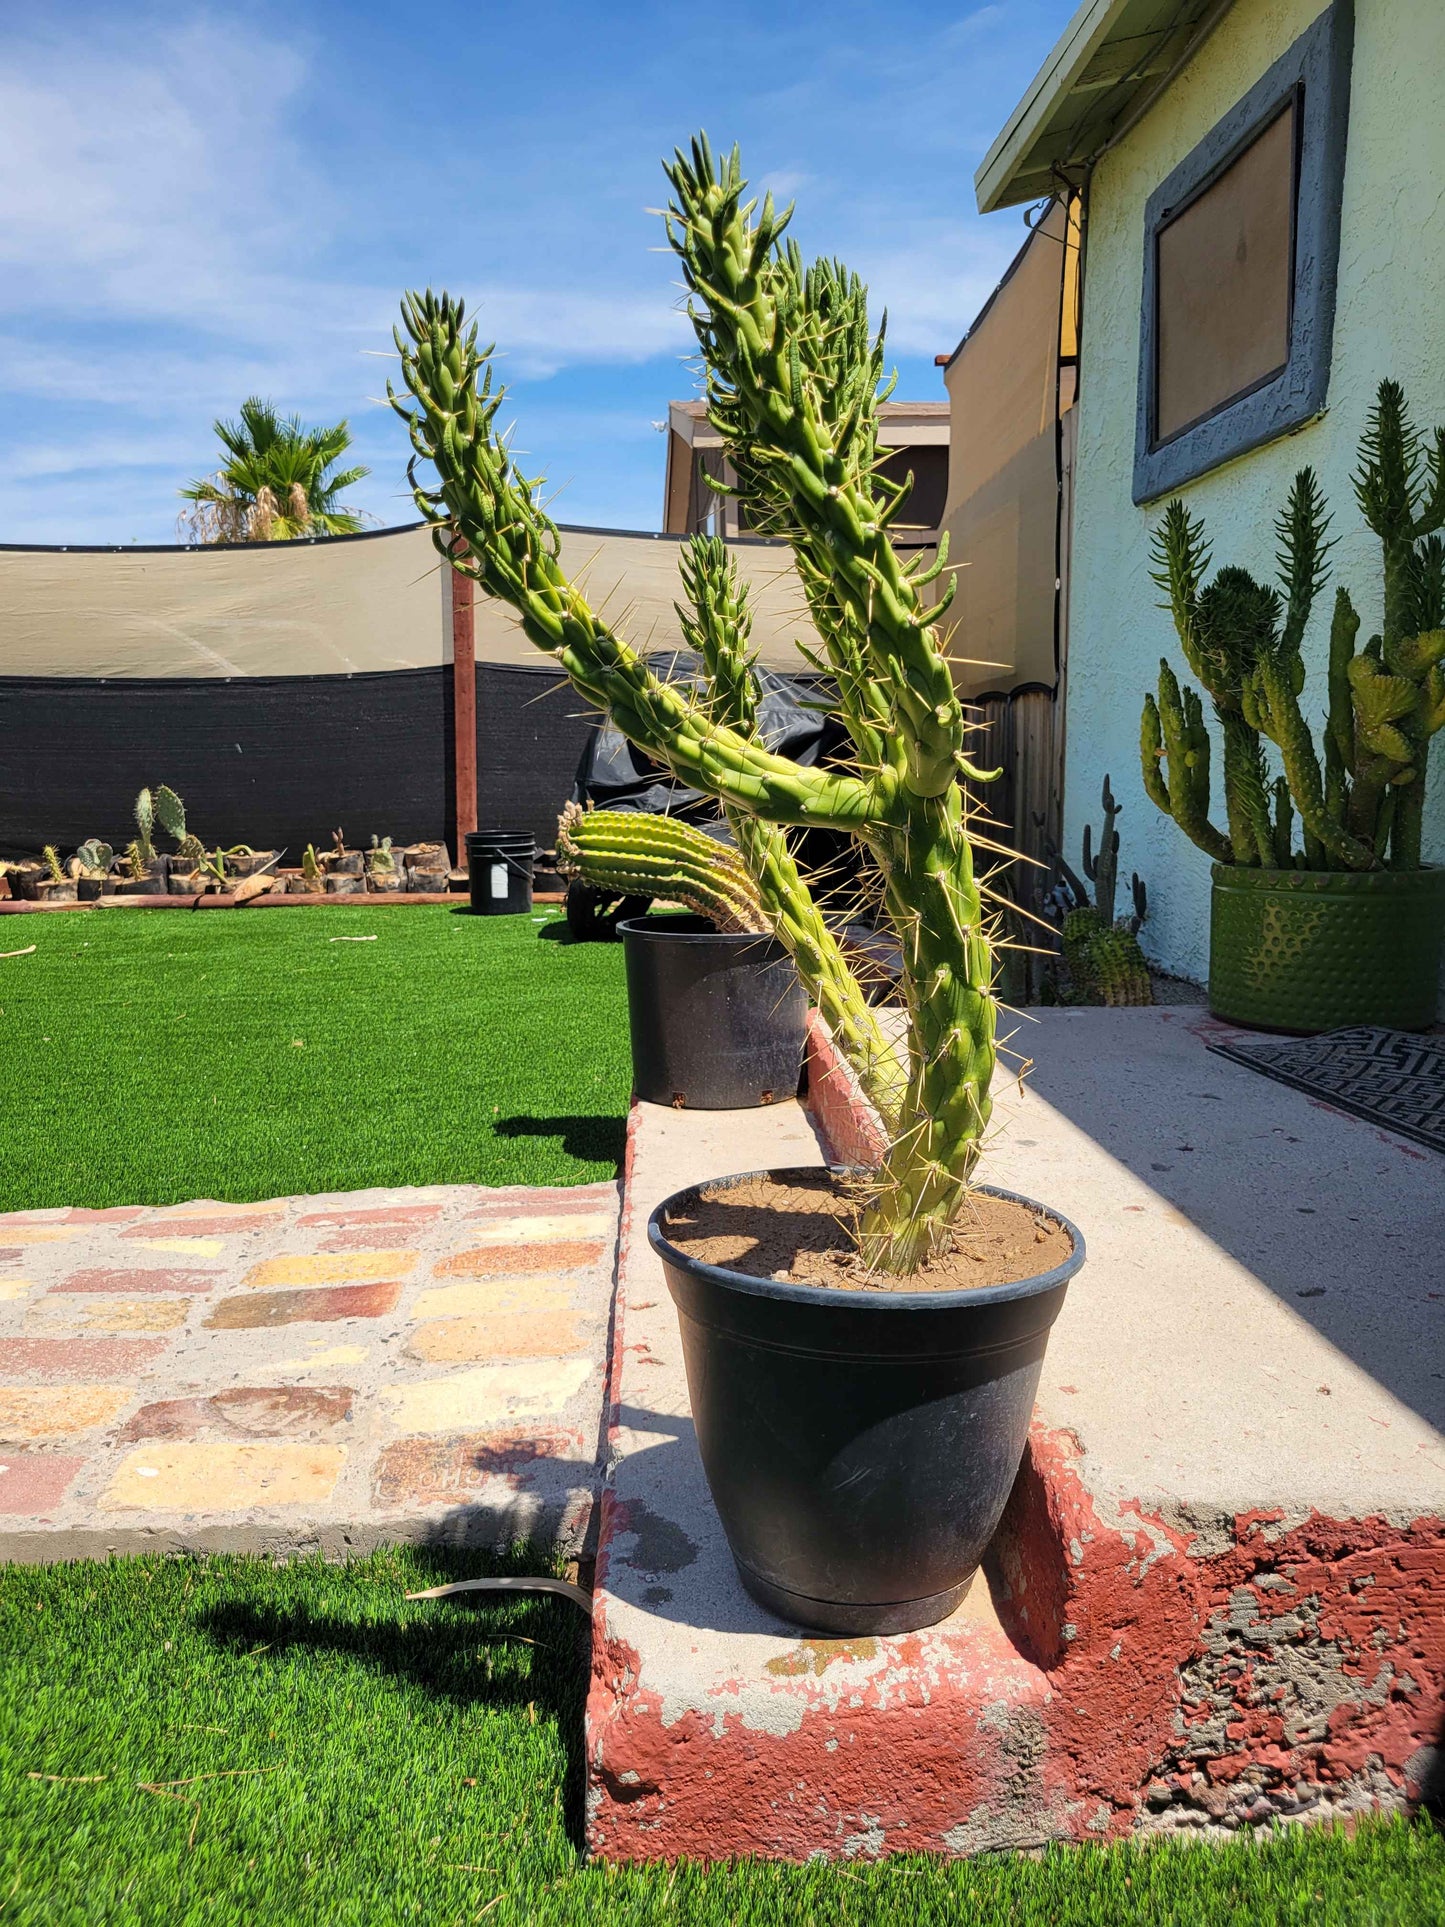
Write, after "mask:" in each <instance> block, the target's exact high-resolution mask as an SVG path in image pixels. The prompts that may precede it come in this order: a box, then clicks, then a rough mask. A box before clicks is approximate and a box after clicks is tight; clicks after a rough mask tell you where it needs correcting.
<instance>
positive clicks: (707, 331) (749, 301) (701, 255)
mask: <svg viewBox="0 0 1445 1927" xmlns="http://www.w3.org/2000/svg"><path fill="white" fill-rule="evenodd" d="M667 172H668V178H669V180H670V182H671V184H672V189H673V199H672V201H671V203H670V205H669V208H668V212H667V230H668V238H669V241H670V242H671V245H672V248H673V251H674V253H675V255H676V256H677V259H678V262H679V265H680V266H681V269H682V274H683V279H684V282H685V284H686V285H687V287H688V289H689V290H690V293H691V295H692V297H693V299H692V300H691V301H690V303H689V313H690V317H691V319H692V322H693V326H694V330H695V332H696V334H697V338H698V343H699V346H700V348H701V349H702V355H703V360H704V363H705V365H706V369H707V395H708V404H709V417H710V419H711V421H712V422H713V424H714V426H716V427H717V428H718V430H719V431H720V433H721V434H722V436H723V438H724V441H725V442H726V443H727V444H728V447H729V452H730V453H733V454H734V466H735V467H737V463H738V459H739V458H741V460H742V462H743V466H742V467H741V468H739V469H738V473H739V475H740V478H742V477H744V476H745V477H746V478H747V479H748V481H749V482H750V484H751V487H752V489H753V492H754V493H755V494H756V496H757V497H758V499H759V500H761V501H762V502H763V503H764V504H765V505H766V506H767V507H768V508H769V510H770V511H771V512H772V513H773V515H774V516H775V518H776V525H777V526H778V527H779V529H780V530H781V532H783V533H785V534H786V535H787V537H788V540H789V542H790V543H791V545H792V549H793V553H794V556H795V558H796V560H797V564H798V568H799V572H800V574H801V576H802V578H803V581H804V584H805V588H807V589H808V592H809V599H810V604H812V605H813V606H814V607H819V606H822V605H826V613H825V616H824V620H823V623H822V625H821V628H820V634H821V636H822V639H823V643H824V647H825V649H826V650H827V651H828V653H829V660H830V666H831V667H833V669H834V671H835V674H836V675H837V676H838V680H839V686H840V691H841V713H842V716H843V720H844V722H845V724H846V726H847V727H848V728H849V730H850V733H851V734H852V736H853V740H854V743H855V746H856V747H857V749H858V752H859V756H860V760H863V761H864V766H865V769H866V770H867V773H868V775H869V777H870V778H871V781H872V783H873V784H874V785H875V786H876V791H877V795H878V801H877V805H876V807H875V810H874V812H873V815H872V819H871V821H869V822H867V823H865V824H864V825H862V826H860V831H859V833H860V834H861V835H862V838H863V840H864V841H865V843H866V844H867V845H868V847H869V849H870V850H871V851H872V853H873V855H874V856H875V858H876V860H877V862H878V865H879V868H880V869H881V871H882V873H883V880H884V901H885V904H886V906H887V909H888V912H889V916H890V918H891V920H892V922H893V924H894V928H895V930H896V931H897V933H898V936H899V938H900V942H901V947H902V962H903V970H902V991H903V998H904V1002H905V1005H906V1007H907V1011H908V1017H909V1033H908V1044H909V1077H908V1087H907V1091H906V1094H905V1097H904V1101H903V1105H902V1108H901V1111H900V1115H899V1124H898V1134H897V1136H896V1138H895V1140H894V1142H893V1145H892V1147H891V1149H890V1152H889V1155H888V1159H887V1161H886V1164H885V1167H884V1171H883V1173H882V1179H881V1184H880V1188H879V1192H878V1195H877V1198H876V1199H875V1201H874V1203H873V1204H872V1205H871V1207H870V1208H869V1210H868V1211H867V1212H866V1213H865V1215H864V1219H863V1222H862V1226H861V1244H862V1249H863V1254H864V1256H865V1258H866V1259H867V1260H868V1261H869V1262H870V1263H873V1264H875V1265H877V1266H878V1267H879V1268H881V1269H882V1270H885V1271H890V1272H907V1271H911V1270H913V1269H914V1268H915V1267H916V1266H917V1265H918V1264H919V1263H920V1262H922V1261H923V1260H924V1259H926V1258H927V1257H928V1256H929V1255H930V1254H931V1253H932V1252H933V1251H935V1250H937V1249H939V1248H941V1247H943V1246H944V1245H945V1244H946V1243H947V1242H948V1238H949V1230H950V1226H951V1224H952V1221H953V1219H954V1217H955V1216H956V1214H957V1211H958V1209H959V1206H960V1204H961V1202H962V1197H963V1192H964V1187H965V1185H966V1183H967V1180H968V1177H969V1175H970V1173H971V1171H972V1169H973V1165H974V1162H975V1160H976V1158H977V1154H978V1146H979V1142H980V1139H981V1136H982V1132H983V1130H984V1127H985V1125H986V1123H987V1119H988V1112H989V1095H988V1093H989V1084H990V1081H991V1078H992V1073H993V1066H994V1058H995V1044H994V1026H995V1017H996V1007H995V1003H994V998H993V974H994V958H993V947H992V943H991V940H990V930H989V928H988V926H987V920H986V917H985V913H984V908H983V900H982V896H981V893H980V890H979V886H978V881H977V878H976V876H975V874H974V865H973V849H972V845H971V843H970V839H969V837H968V835H967V832H966V829H965V825H964V816H963V810H964V804H963V796H962V792H961V790H960V787H959V784H958V781H957V779H958V777H959V776H960V775H968V776H973V777H976V778H978V779H979V780H987V778H986V777H985V775H984V772H983V771H981V770H978V769H976V768H975V767H974V766H973V765H972V763H971V762H970V760H969V758H968V757H967V756H966V755H965V753H964V739H965V734H966V730H967V724H966V721H965V717H964V712H963V708H962V705H961V703H960V702H959V700H958V697H957V695H956V693H955V691H954V687H953V679H952V674H951V672H950V670H949V667H948V663H947V661H946V660H945V658H944V656H943V653H942V650H941V649H940V648H939V645H938V635H937V630H936V627H935V624H936V621H937V618H938V616H939V615H940V614H941V613H942V607H946V606H947V601H948V597H945V598H944V601H943V604H942V605H941V606H938V607H934V608H925V606H924V603H923V599H922V596H921V593H920V590H921V587H922V585H923V583H924V582H925V581H926V580H928V579H931V578H932V575H933V574H935V573H936V570H935V571H927V572H925V571H923V570H921V569H919V568H917V567H910V566H905V565H904V564H903V563H902V562H901V561H900V559H899V557H898V555H897V553H896V552H895V550H894V548H893V545H892V543H891V541H890V539H889V525H890V523H891V521H892V520H893V519H894V518H895V517H896V515H897V513H898V510H899V508H900V507H901V504H902V500H903V494H904V491H903V490H901V489H900V488H898V487H897V486H896V485H895V484H892V483H888V482H887V481H886V480H885V479H884V478H883V477H882V476H881V475H880V474H879V473H878V453H877V395H878V378H879V375H880V373H881V365H882V341H881V337H879V338H876V339H874V338H870V335H869V332H868V325H867V311H866V300H865V298H864V294H863V290H862V286H861V283H859V282H858V281H857V279H856V277H854V276H850V275H848V274H847V273H846V271H845V270H843V269H842V268H840V267H838V266H837V265H835V264H830V263H818V264H816V265H815V267H814V268H812V269H810V270H808V271H807V272H806V273H805V272H804V271H803V267H802V260H801V256H800V255H799V253H798V252H797V249H796V248H795V247H793V246H791V245H789V246H787V247H784V246H782V245H780V243H781V238H782V235H783V231H784V229H785V227H786V225H787V221H788V219H789V214H788V213H787V212H785V213H783V214H781V215H779V214H777V213H775V211H774V208H773V203H772V198H771V196H768V197H766V198H765V199H764V201H763V204H762V207H761V209H760V210H759V209H757V207H756V204H755V203H751V202H749V203H747V204H744V202H743V194H744V192H745V188H746V184H745V182H744V180H743V176H742V169H741V164H740V162H739V160H738V156H737V153H736V150H734V152H733V153H732V154H731V155H729V156H728V157H727V158H726V159H716V158H715V157H714V156H713V154H712V152H711V150H710V148H709V147H708V144H707V142H706V141H705V140H704V139H703V138H701V137H699V138H698V139H696V140H694V142H693V143H692V147H691V151H690V153H688V154H683V153H682V152H678V153H677V154H676V155H675V156H674V160H673V163H672V165H671V166H670V167H669V168H668V170H667ZM870 758H872V759H876V761H874V762H873V763H872V765H871V767H870V765H869V763H868V760H867V759H870Z"/></svg>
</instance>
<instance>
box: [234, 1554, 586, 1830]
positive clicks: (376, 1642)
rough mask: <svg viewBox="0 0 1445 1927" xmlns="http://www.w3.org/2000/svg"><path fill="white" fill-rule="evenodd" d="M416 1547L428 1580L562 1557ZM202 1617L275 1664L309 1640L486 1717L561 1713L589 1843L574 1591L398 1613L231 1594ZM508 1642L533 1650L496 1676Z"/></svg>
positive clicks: (530, 1568) (568, 1781)
mask: <svg viewBox="0 0 1445 1927" xmlns="http://www.w3.org/2000/svg"><path fill="white" fill-rule="evenodd" d="M443 1529H444V1528H443ZM409 1549H410V1550H411V1552H412V1553H413V1554H414V1563H415V1569H416V1573H417V1580H416V1587H417V1589H420V1588H421V1587H424V1586H428V1585H433V1586H444V1585H449V1584H451V1583H453V1582H454V1581H456V1580H458V1579H477V1578H484V1577H485V1578H491V1577H499V1576H502V1575H508V1574H514V1575H519V1576H521V1575H534V1574H549V1573H550V1572H551V1570H552V1567H553V1554H552V1552H551V1551H550V1549H548V1548H547V1547H545V1546H537V1547H532V1548H529V1547H525V1546H519V1547H516V1548H514V1549H513V1550H512V1551H510V1552H507V1553H492V1552H486V1551H480V1550H472V1551H460V1550H457V1549H456V1548H454V1547H451V1546H448V1545H444V1544H430V1543H428V1542H425V1541H423V1542H420V1543H413V1544H412V1545H411V1546H410V1548H409ZM198 1624H199V1625H200V1627H201V1628H202V1630H203V1631H204V1632H205V1633H206V1634H207V1635H208V1636H209V1637H210V1638H211V1639H212V1640H213V1641H214V1642H215V1644H216V1645H217V1646H218V1647H220V1648H221V1650H222V1651H224V1652H227V1653H234V1654H238V1655H239V1654H246V1655H250V1656H253V1658H254V1662H255V1663H256V1664H258V1665H262V1666H275V1665H276V1664H278V1663H279V1662H280V1661H281V1660H283V1659H284V1658H285V1657H286V1656H287V1654H288V1653H294V1652H295V1651H296V1650H297V1649H304V1650H305V1651H308V1652H313V1653H326V1654H334V1655H337V1656H339V1657H341V1658H343V1659H346V1660H349V1661H353V1662H355V1663H357V1664H359V1665H361V1666H364V1667H366V1668H368V1669H369V1670H371V1671H374V1672H386V1673H391V1674H393V1675H394V1676H395V1677H396V1678H397V1679H399V1680H404V1681H406V1682H407V1683H408V1684H410V1685H413V1686H417V1687H420V1688H421V1690H422V1691H423V1692H426V1693H429V1694H432V1695H433V1696H435V1697H437V1698H440V1699H446V1700H450V1701H452V1702H453V1703H455V1704H457V1705H460V1706H465V1707H467V1708H469V1709H473V1710H474V1711H475V1713H476V1714H477V1715H478V1716H479V1717H481V1718H485V1716H486V1714H487V1712H488V1711H490V1710H501V1709H503V1708H508V1707H525V1706H527V1705H529V1704H533V1705H535V1706H536V1709H537V1714H538V1717H539V1718H550V1719H552V1720H554V1721H555V1722H556V1726H557V1732H558V1735H559V1736H560V1738H561V1741H562V1744H563V1747H564V1749H565V1752H566V1756H567V1765H566V1774H565V1780H564V1789H563V1813H564V1819H565V1824H566V1828H567V1834H568V1837H569V1839H571V1840H572V1842H573V1843H574V1845H576V1846H577V1847H579V1848H580V1847H581V1846H582V1843H583V1818H584V1796H585V1753H584V1736H583V1711H584V1708H585V1705H586V1698H587V1679H588V1662H589V1650H590V1649H589V1626H588V1621H587V1619H586V1618H585V1617H584V1615H583V1614H582V1613H581V1612H579V1611H578V1610H577V1608H576V1606H574V1605H572V1604H571V1603H569V1602H568V1601H567V1600H564V1599H559V1598H557V1597H555V1596H554V1595H549V1594H546V1593H533V1594H518V1593H510V1594H505V1595H497V1594H488V1593H462V1594H460V1595H458V1596H457V1597H456V1598H455V1599H433V1600H418V1601H416V1602H414V1603H413V1604H411V1605H407V1606H405V1607H404V1608H403V1609H402V1611H401V1612H400V1613H399V1614H398V1616H397V1617H396V1618H393V1619H374V1620H364V1621H358V1620H351V1619H340V1618H332V1617H329V1616H327V1615H326V1614H323V1613H316V1612H312V1611H311V1610H309V1609H308V1608H307V1607H305V1606H298V1607H291V1608H287V1609H282V1608H278V1607H274V1606H267V1605H259V1604H258V1605H255V1606H252V1605H246V1604H241V1603H230V1604H227V1605H224V1606H220V1607H217V1608H215V1609H214V1610H212V1611H210V1612H208V1613H205V1614H202V1615H201V1617H200V1619H199V1621H198ZM504 1647H510V1648H511V1649H512V1650H513V1651H515V1652H520V1653H525V1654H526V1655H527V1656H528V1660H529V1664H528V1665H527V1666H526V1667H525V1668H520V1669H518V1668H508V1670H507V1675H505V1676H500V1677H498V1676H490V1675H489V1667H488V1658H489V1656H490V1655H492V1654H495V1653H498V1652H500V1651H502V1649H503V1648H504ZM459 1770H460V1763H459Z"/></svg>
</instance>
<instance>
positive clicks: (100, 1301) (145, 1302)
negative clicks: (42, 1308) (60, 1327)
mask: <svg viewBox="0 0 1445 1927" xmlns="http://www.w3.org/2000/svg"><path fill="white" fill-rule="evenodd" d="M76 1309H77V1310H78V1311H79V1313H80V1317H81V1321H82V1323H83V1324H84V1326H85V1329H86V1330H87V1331H99V1332H168V1331H175V1330H176V1328H177V1327H178V1326H180V1325H184V1324H185V1322H186V1319H187V1317H188V1316H189V1314H190V1309H191V1307H190V1302H189V1300H187V1299H185V1298H133V1299H132V1298H94V1299H91V1300H90V1301H88V1302H87V1303H83V1304H80V1305H78V1306H77V1307H76Z"/></svg>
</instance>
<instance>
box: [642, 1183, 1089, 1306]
mask: <svg viewBox="0 0 1445 1927" xmlns="http://www.w3.org/2000/svg"><path fill="white" fill-rule="evenodd" d="M862 1202H863V1194H862V1192H861V1190H860V1188H859V1187H858V1186H857V1185H856V1184H854V1183H850V1182H848V1181H846V1180H843V1181H840V1180H838V1179H835V1178H833V1177H832V1176H830V1175H829V1173H828V1172H826V1171H819V1172H818V1174H817V1177H816V1179H813V1180H809V1181H807V1182H797V1183H789V1184H780V1183H778V1182H777V1181H776V1180H775V1179H773V1178H770V1177H766V1176H760V1177H756V1178H747V1179H745V1180H743V1182H741V1183H739V1184H729V1185H717V1186H714V1187H707V1188H704V1189H703V1190H701V1191H699V1192H698V1193H697V1195H696V1200H695V1202H694V1203H693V1204H691V1205H690V1206H689V1207H688V1208H687V1209H686V1210H685V1211H682V1212H674V1213H672V1214H671V1215H670V1216H669V1217H668V1220H667V1226H666V1231H667V1237H668V1239H669V1241H670V1242H671V1243H672V1244H675V1245H676V1246H677V1247H678V1249H679V1250H680V1251H684V1252H686V1253H687V1255H688V1256H689V1257H690V1258H696V1259H698V1260H700V1261H701V1262H702V1263H704V1264H710V1265H725V1266H727V1267H728V1268H729V1269H730V1270H732V1271H743V1272H747V1273H748V1274H749V1276H751V1277H754V1278H776V1279H779V1280H781V1281H784V1282H786V1283H791V1284H795V1285H820V1286H824V1287H830V1288H832V1289H834V1290H841V1291H968V1290H977V1289H978V1288H980V1287H982V1286H985V1285H1011V1284H1016V1283H1018V1282H1019V1281H1020V1280H1022V1279H1025V1278H1033V1277H1037V1276H1038V1275H1039V1274H1040V1273H1041V1272H1046V1271H1051V1270H1053V1268H1054V1267H1055V1266H1056V1265H1061V1264H1063V1263H1065V1262H1066V1260H1067V1259H1068V1258H1069V1256H1070V1254H1071V1252H1072V1251H1073V1241H1072V1239H1071V1238H1070V1237H1069V1234H1068V1232H1067V1231H1065V1230H1064V1228H1063V1226H1062V1225H1060V1224H1058V1223H1057V1222H1056V1221H1055V1220H1054V1219H1053V1218H1050V1217H1048V1216H1047V1215H1045V1214H1044V1213H1042V1212H1039V1211H1034V1210H1031V1209H1029V1207H1028V1206H1026V1205H1021V1204H1015V1203H1014V1202H1013V1201H1012V1200H1011V1199H1007V1198H995V1197H990V1196H989V1195H988V1194H987V1193H985V1192H982V1191H975V1192H973V1193H971V1194H970V1196H969V1198H968V1200H967V1202H966V1203H965V1205H964V1208H963V1210H962V1212H961V1213H960V1214H959V1218H958V1222H957V1224H956V1225H955V1227H954V1249H953V1250H952V1251H950V1252H947V1253H945V1254H944V1255H942V1256H940V1257H937V1258H933V1259H931V1260H930V1261H929V1262H928V1263H927V1264H926V1265H924V1266H923V1267H922V1268H921V1269H920V1270H918V1271H915V1272H910V1273H909V1274H908V1275H907V1276H906V1277H890V1276H887V1275H885V1274H882V1273H879V1272H870V1271H869V1270H868V1269H867V1268H866V1267H865V1265H864V1264H863V1261H862V1260H861V1258H860V1257H859V1256H858V1253H857V1251H856V1250H855V1249H854V1248H853V1239H852V1235H851V1228H852V1226H853V1224H854V1222H855V1221H856V1218H857V1216H858V1213H859V1210H860V1208H861V1205H862Z"/></svg>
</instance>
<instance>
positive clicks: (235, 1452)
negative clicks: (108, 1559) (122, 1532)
mask: <svg viewBox="0 0 1445 1927" xmlns="http://www.w3.org/2000/svg"><path fill="white" fill-rule="evenodd" d="M345 1458H346V1447H345V1446H344V1445H231V1444H225V1443H216V1444H198V1443H194V1442H181V1443H163V1444H160V1445H142V1446H138V1447H137V1448H136V1450H135V1451H134V1452H132V1453H131V1454H130V1455H129V1457H127V1458H126V1459H124V1460H123V1461H122V1462H121V1464H120V1465H119V1466H118V1467H117V1468H116V1472H115V1476H114V1477H113V1478H112V1480H111V1482H110V1485H109V1487H108V1488H107V1490H106V1491H105V1493H104V1494H103V1495H102V1497H101V1500H100V1509H101V1510H102V1511H104V1512H135V1511H143V1512H202V1513H204V1512H242V1511H251V1510H254V1509H259V1508H263V1507H270V1506H288V1505H321V1504H324V1503H325V1502H326V1500H328V1499H329V1498H330V1497H331V1494H332V1492H333V1491H334V1489H335V1486H336V1481H337V1479H338V1478H339V1476H340V1474H341V1467H342V1465H343V1463H344V1461H345Z"/></svg>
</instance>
